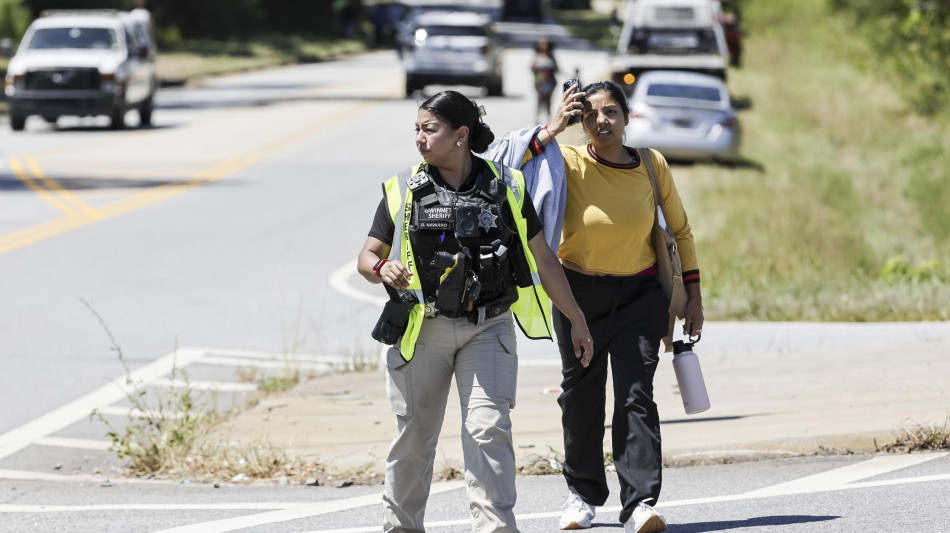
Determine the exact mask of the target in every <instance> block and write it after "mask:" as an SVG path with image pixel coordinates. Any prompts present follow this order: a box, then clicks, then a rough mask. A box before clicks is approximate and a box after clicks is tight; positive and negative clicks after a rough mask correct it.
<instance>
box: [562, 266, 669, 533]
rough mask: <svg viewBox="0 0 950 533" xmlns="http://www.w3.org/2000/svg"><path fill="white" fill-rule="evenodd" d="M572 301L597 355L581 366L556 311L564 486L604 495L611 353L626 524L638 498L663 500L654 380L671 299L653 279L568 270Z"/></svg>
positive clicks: (596, 499)
mask: <svg viewBox="0 0 950 533" xmlns="http://www.w3.org/2000/svg"><path fill="white" fill-rule="evenodd" d="M565 274H566V275H567V280H568V282H569V283H570V285H571V290H572V292H573V293H574V298H575V299H576V300H577V303H578V304H579V305H580V307H581V309H582V310H583V311H584V315H585V316H586V317H587V326H588V328H590V333H591V336H592V337H593V339H594V356H593V358H592V359H591V362H590V366H588V367H587V368H584V367H583V366H581V364H580V360H579V359H577V358H575V357H574V347H573V345H572V343H571V322H570V320H568V319H567V317H565V316H564V315H563V314H562V313H560V312H559V311H558V310H557V309H556V308H555V310H554V329H555V332H556V334H557V339H558V348H559V350H560V352H561V365H562V366H561V368H562V371H561V372H562V374H563V377H564V379H563V381H562V382H561V388H562V389H563V391H564V392H562V393H561V395H560V397H558V404H559V405H560V406H561V423H562V426H563V428H564V454H565V461H564V477H565V479H566V480H567V486H568V488H570V490H572V491H573V492H575V493H577V494H578V495H579V496H581V498H583V500H584V501H585V502H587V503H589V504H591V505H596V506H599V505H603V504H604V502H606V501H607V496H608V494H609V491H608V489H607V480H606V475H605V473H604V457H603V441H604V417H605V416H606V415H605V411H606V386H607V365H608V356H609V363H610V366H611V369H612V372H611V375H612V377H613V389H614V414H613V423H612V427H611V434H612V447H613V454H614V464H615V466H616V468H617V475H618V477H619V478H620V499H621V502H622V503H623V510H622V511H621V512H620V521H621V522H626V521H627V519H629V518H630V515H631V514H632V513H633V510H634V508H635V507H636V506H637V504H638V503H639V502H641V501H644V500H647V499H650V498H652V499H653V500H654V501H655V500H657V499H658V498H659V496H660V484H661V480H662V457H661V453H660V417H659V414H658V413H657V407H656V403H655V402H654V401H653V375H654V374H655V372H656V365H657V362H658V361H659V350H660V339H662V338H663V336H664V335H665V334H666V328H667V324H668V322H667V320H668V317H669V315H668V311H667V309H668V308H669V301H668V300H667V299H666V296H665V295H664V294H663V289H662V288H661V287H660V284H659V283H658V282H657V281H656V279H655V278H654V277H653V276H627V277H614V276H586V275H583V274H579V273H577V272H574V271H572V270H567V269H565Z"/></svg>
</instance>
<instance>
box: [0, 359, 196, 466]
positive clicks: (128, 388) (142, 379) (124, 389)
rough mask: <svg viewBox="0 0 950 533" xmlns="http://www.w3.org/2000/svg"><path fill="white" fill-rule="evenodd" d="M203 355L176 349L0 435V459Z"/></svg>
mask: <svg viewBox="0 0 950 533" xmlns="http://www.w3.org/2000/svg"><path fill="white" fill-rule="evenodd" d="M202 355H203V352H200V351H196V350H187V349H179V350H176V351H174V352H172V353H170V354H168V355H166V356H164V357H161V358H159V359H157V360H155V361H153V362H152V363H149V364H147V365H145V366H143V367H142V368H139V369H138V370H134V371H132V372H130V373H129V376H128V377H127V378H126V377H121V378H116V379H114V380H112V381H111V382H109V383H108V384H106V385H103V386H102V387H100V388H99V389H97V390H95V391H93V392H90V393H89V394H86V395H85V396H83V397H81V398H79V399H78V400H75V401H73V402H70V403H68V404H66V405H64V406H62V407H60V408H58V409H55V410H53V411H51V412H49V413H47V414H45V415H43V416H41V417H39V418H37V419H35V420H33V421H31V422H27V423H26V424H24V425H22V426H20V427H18V428H16V429H14V430H12V431H8V432H7V433H4V434H3V435H0V459H4V458H6V457H9V456H11V455H13V454H14V453H16V452H18V451H20V450H22V449H23V448H26V447H27V446H29V445H30V443H32V442H34V441H36V440H37V439H41V438H43V437H47V436H49V435H52V434H53V433H56V432H57V431H60V430H62V429H64V428H66V427H68V426H70V425H72V424H74V423H76V422H78V421H80V420H82V419H84V418H86V417H88V416H89V413H91V412H92V411H93V410H94V409H98V408H102V407H105V406H107V405H110V404H113V403H115V402H117V401H119V400H121V399H123V398H125V397H126V396H127V395H128V394H129V393H131V392H134V391H135V390H136V389H137V388H140V387H142V386H143V385H144V384H146V383H148V382H150V381H153V380H155V379H156V378H158V377H159V376H164V375H167V374H169V373H170V372H171V371H172V369H173V368H181V367H183V366H186V365H188V364H189V363H191V362H193V361H195V360H197V359H200V358H201V356H202Z"/></svg>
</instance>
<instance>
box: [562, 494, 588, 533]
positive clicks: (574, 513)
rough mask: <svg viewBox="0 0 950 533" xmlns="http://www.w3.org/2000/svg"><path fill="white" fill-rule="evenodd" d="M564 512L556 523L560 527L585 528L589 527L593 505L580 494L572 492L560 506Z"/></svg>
mask: <svg viewBox="0 0 950 533" xmlns="http://www.w3.org/2000/svg"><path fill="white" fill-rule="evenodd" d="M561 509H563V510H564V514H562V515H561V520H560V521H559V522H558V523H557V525H558V527H559V528H561V529H587V528H589V527H590V521H591V520H593V519H594V514H596V513H594V506H593V505H590V504H589V503H587V502H585V501H584V500H582V499H581V497H580V496H578V495H577V494H574V493H573V492H572V493H571V494H570V496H568V497H567V501H566V502H564V506H563V507H561Z"/></svg>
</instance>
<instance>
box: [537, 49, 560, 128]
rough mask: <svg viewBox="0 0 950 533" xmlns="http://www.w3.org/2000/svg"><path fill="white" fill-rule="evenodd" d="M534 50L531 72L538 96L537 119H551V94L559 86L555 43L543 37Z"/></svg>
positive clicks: (539, 120)
mask: <svg viewBox="0 0 950 533" xmlns="http://www.w3.org/2000/svg"><path fill="white" fill-rule="evenodd" d="M534 52H535V54H534V60H533V61H532V62H531V72H532V73H533V74H534V90H535V93H536V94H537V97H538V109H537V114H536V120H537V121H538V122H544V121H546V120H550V119H551V95H552V94H554V89H555V87H557V79H556V77H555V75H556V74H557V72H558V70H557V60H555V59H554V43H552V42H551V41H549V40H547V39H545V38H544V37H542V38H540V39H538V42H537V43H535V45H534ZM542 116H543V117H544V118H543V119H542Z"/></svg>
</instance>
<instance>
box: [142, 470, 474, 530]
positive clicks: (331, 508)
mask: <svg viewBox="0 0 950 533" xmlns="http://www.w3.org/2000/svg"><path fill="white" fill-rule="evenodd" d="M464 487H465V482H464V481H450V482H447V483H437V484H435V485H433V486H432V492H431V494H441V493H443V492H449V491H452V490H458V489H461V488H464ZM382 501H383V498H382V495H380V494H368V495H366V496H357V497H356V498H351V499H349V500H342V501H334V502H321V503H317V504H312V505H308V506H305V507H299V508H294V509H284V510H280V511H273V512H270V513H261V514H256V515H251V516H239V517H236V518H225V519H223V520H213V521H211V522H202V523H200V524H191V525H187V526H181V527H174V528H171V529H163V530H161V531H156V532H154V533H224V532H227V531H235V530H238V529H244V528H248V527H253V526H260V525H266V524H275V523H278V522H289V521H291V520H298V519H300V518H308V517H311V516H317V515H322V514H327V513H335V512H338V511H345V510H348V509H357V508H359V507H366V506H369V505H379V504H380V503H382ZM378 530H379V526H376V527H375V528H373V531H378Z"/></svg>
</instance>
